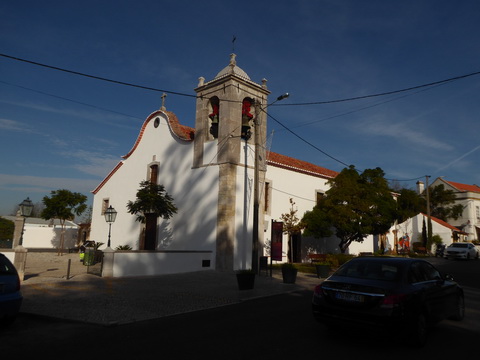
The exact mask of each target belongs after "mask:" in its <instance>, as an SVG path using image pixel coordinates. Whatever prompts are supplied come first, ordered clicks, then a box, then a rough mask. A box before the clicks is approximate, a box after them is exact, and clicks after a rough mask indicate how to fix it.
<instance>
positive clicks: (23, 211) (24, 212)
mask: <svg viewBox="0 0 480 360" xmlns="http://www.w3.org/2000/svg"><path fill="white" fill-rule="evenodd" d="M18 206H19V208H20V215H21V216H23V224H22V233H21V234H20V242H19V245H23V232H24V230H25V218H27V217H29V216H30V215H32V210H33V203H32V200H30V198H29V197H27V198H26V199H25V200H23V201H22V202H21V203H20V204H18Z"/></svg>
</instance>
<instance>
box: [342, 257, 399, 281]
mask: <svg viewBox="0 0 480 360" xmlns="http://www.w3.org/2000/svg"><path fill="white" fill-rule="evenodd" d="M335 275H337V276H347V277H353V278H359V279H372V280H387V281H396V280H397V279H398V278H399V276H400V269H399V266H398V265H397V264H394V263H391V262H388V263H387V262H380V261H349V262H348V263H346V264H344V265H343V266H342V267H341V268H340V269H338V271H337V272H336V273H335Z"/></svg>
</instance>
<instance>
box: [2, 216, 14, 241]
mask: <svg viewBox="0 0 480 360" xmlns="http://www.w3.org/2000/svg"><path fill="white" fill-rule="evenodd" d="M14 231H15V223H14V222H13V221H11V220H7V219H4V218H2V217H0V240H13V233H14Z"/></svg>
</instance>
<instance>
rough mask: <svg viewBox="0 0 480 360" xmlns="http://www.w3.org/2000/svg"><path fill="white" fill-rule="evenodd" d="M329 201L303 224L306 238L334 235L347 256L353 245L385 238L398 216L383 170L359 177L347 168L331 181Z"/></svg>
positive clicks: (324, 201) (316, 209)
mask: <svg viewBox="0 0 480 360" xmlns="http://www.w3.org/2000/svg"><path fill="white" fill-rule="evenodd" d="M329 184H330V185H331V188H330V189H329V190H328V191H327V192H326V193H325V195H326V196H325V198H323V199H322V200H321V202H320V203H319V204H318V205H317V206H316V207H315V208H314V209H313V210H312V211H310V212H307V213H306V214H305V216H304V217H303V219H302V221H303V222H304V223H305V224H306V229H305V235H307V236H314V237H316V238H320V237H325V236H328V235H329V234H332V232H334V233H335V235H336V236H337V237H338V238H339V239H340V244H339V247H340V250H341V251H342V252H345V251H346V250H347V249H348V247H349V246H350V244H351V243H352V242H353V241H358V242H363V240H364V239H365V237H367V236H368V235H370V234H374V235H375V234H383V233H385V232H386V231H387V230H389V229H390V227H391V226H392V224H393V222H394V220H395V219H396V216H397V211H396V207H397V204H396V202H395V200H394V198H393V194H392V192H391V190H390V188H389V186H388V183H387V181H386V180H385V178H384V172H383V170H382V169H380V168H376V169H366V170H365V171H364V172H363V173H361V174H360V173H359V172H358V171H357V170H356V169H355V167H354V166H350V167H349V168H345V169H343V170H342V172H341V173H340V174H338V175H337V176H336V177H335V178H334V179H332V180H330V181H329Z"/></svg>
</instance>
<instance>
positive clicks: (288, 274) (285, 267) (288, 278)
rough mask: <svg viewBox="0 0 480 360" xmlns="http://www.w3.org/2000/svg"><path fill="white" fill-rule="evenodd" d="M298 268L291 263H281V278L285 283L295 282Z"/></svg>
mask: <svg viewBox="0 0 480 360" xmlns="http://www.w3.org/2000/svg"><path fill="white" fill-rule="evenodd" d="M297 272H298V269H297V268H296V267H295V265H294V264H292V263H284V264H282V278H283V282H284V283H285V284H295V281H296V280H297Z"/></svg>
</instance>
